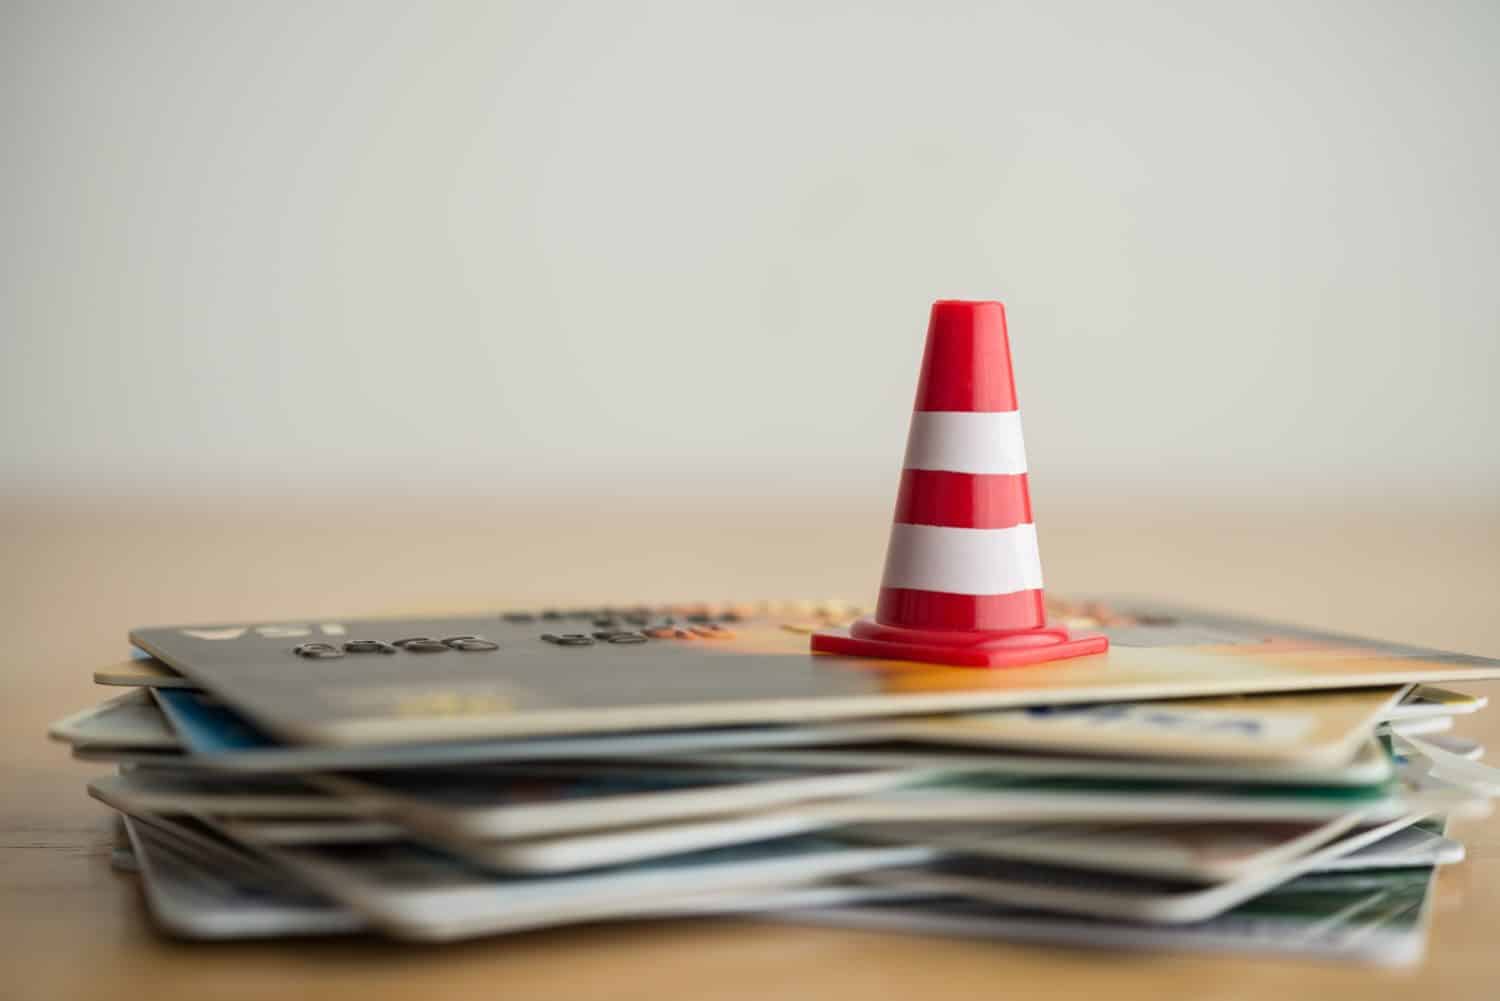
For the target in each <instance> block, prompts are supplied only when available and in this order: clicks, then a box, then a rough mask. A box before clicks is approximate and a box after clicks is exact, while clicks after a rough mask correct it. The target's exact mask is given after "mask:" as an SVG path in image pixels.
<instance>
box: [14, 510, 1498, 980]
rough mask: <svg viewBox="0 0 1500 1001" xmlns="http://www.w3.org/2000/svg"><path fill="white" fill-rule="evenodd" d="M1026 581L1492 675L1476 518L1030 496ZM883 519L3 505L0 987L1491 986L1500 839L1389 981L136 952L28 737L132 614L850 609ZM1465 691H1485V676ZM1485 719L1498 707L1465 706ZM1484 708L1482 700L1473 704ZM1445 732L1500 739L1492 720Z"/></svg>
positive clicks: (114, 652)
mask: <svg viewBox="0 0 1500 1001" xmlns="http://www.w3.org/2000/svg"><path fill="white" fill-rule="evenodd" d="M1038 510H1039V511H1040V512H1042V517H1041V518H1040V526H1041V534H1042V552H1043V556H1044V558H1045V559H1046V565H1047V574H1048V583H1049V586H1050V587H1052V588H1053V589H1054V590H1057V591H1059V593H1065V592H1080V591H1084V590H1088V591H1095V592H1116V593H1119V592H1133V593H1142V594H1154V595H1159V596H1167V597H1176V598H1186V599H1191V600H1192V601H1193V602H1195V603H1197V604H1200V605H1205V606H1214V607H1223V608H1226V609H1232V610H1236V611H1242V612H1246V613H1252V614H1258V615H1264V616H1269V617H1276V618H1281V619H1286V620H1292V621H1298V622H1303V623H1309V624H1316V625H1323V626H1328V627H1331V628H1338V629H1345V630H1350V631H1355V632H1360V633H1365V634H1368V635H1375V636H1380V637H1383V638H1388V639H1393V640H1402V641H1409V642H1414V643H1426V644H1430V645H1435V646H1440V647H1444V648H1449V649H1458V650H1463V651H1465V652H1471V653H1479V654H1486V655H1490V656H1500V607H1497V606H1500V602H1497V596H1500V594H1497V592H1500V586H1497V577H1496V571H1497V568H1500V511H1496V510H1493V509H1491V510H1483V509H1479V510H1470V511H1467V512H1455V511H1451V510H1416V509H1389V510H1385V511H1380V510H1375V509H1357V510H1348V509H1345V510H1323V511H1317V510H1311V511H1309V510H1298V509H1294V508H1291V507H1289V508H1288V509H1286V510H1280V511H1267V510H1245V511H1234V510H1227V509H1221V510H1206V509H1202V508H1197V509H1194V508H1189V507H1186V506H1182V505H1179V506H1177V507H1172V506H1169V505H1164V504H1163V503H1161V502H1160V501H1140V502H1135V503H1132V502H1125V501H1120V500H1114V501H1112V502H1111V505H1110V506H1109V507H1108V508H1107V509H1106V508H1105V507H1104V506H1103V505H1101V506H1100V508H1099V509H1098V510H1090V509H1088V508H1084V507H1068V506H1066V505H1064V504H1062V503H1057V504H1053V505H1050V506H1049V502H1048V500H1047V498H1045V497H1044V496H1039V497H1038ZM887 517H888V515H887V511H886V509H885V507H884V505H883V504H882V505H881V506H880V507H879V508H876V507H868V508H851V507H850V506H849V505H844V504H836V503H833V502H823V503H808V504H806V505H800V506H798V507H797V508H795V509H793V508H791V507H790V506H788V507H786V508H784V509H768V508H766V507H764V506H759V505H756V504H752V503H750V502H748V501H746V502H724V501H719V502H705V503H703V504H698V505H695V504H689V503H686V502H683V501H676V502H673V503H670V504H666V505H652V504H631V503H626V502H621V501H619V500H618V499H616V498H609V497H599V498H592V499H575V500H572V501H563V502H558V503H544V502H542V501H536V502H530V503H510V504H502V503H500V502H498V501H482V500H479V499H476V498H472V497H471V498H467V499H462V500H455V501H452V502H446V503H438V502H436V501H422V502H418V501H411V500H407V501H402V502H400V503H396V502H384V503H382V502H376V501H371V500H370V499H369V498H356V497H351V498H348V499H344V500H339V499H328V498H322V499H317V498H291V499H282V500H279V501H276V502H272V501H260V502H255V501H239V502H236V503H232V504H231V503H227V502H223V501H193V500H188V499H178V500H174V501H171V502H146V501H141V500H118V499H116V500H108V501H106V500H102V499H99V500H94V501H92V502H90V503H82V502H79V501H76V500H71V501H69V500H63V501H46V500H38V499H31V500H24V501H23V500H11V501H6V502H3V503H0V567H3V570H0V622H3V625H4V634H5V635H6V636H8V637H9V641H8V642H9V653H8V654H7V656H6V657H5V659H4V662H3V666H0V672H3V675H0V677H3V679H4V687H3V693H4V710H3V712H4V716H3V719H4V723H5V727H4V729H3V731H0V966H3V972H0V997H4V998H10V997H15V998H95V997H122V996H128V997H142V998H155V999H169V998H192V999H195V1001H202V999H204V998H213V999H215V1001H219V999H224V998H236V997H250V996H268V995H274V996H277V997H281V998H300V997H313V996H316V997H332V998H345V997H348V998H356V997H357V998H359V999H361V1001H375V999H379V998H397V997H401V998H412V999H421V1001H435V999H438V998H446V997H470V996H473V997H481V996H483V997H507V998H526V999H530V998H537V999H546V1001H562V999H568V998H575V997H609V998H660V997H674V996H680V997H691V998H695V999H696V998H747V999H748V998H755V999H762V998H768V997H777V998H779V997H787V996H807V997H817V998H820V999H839V998H866V997H870V996H902V997H908V998H921V999H924V1001H925V999H932V998H947V997H954V998H957V997H973V996H978V995H981V994H983V995H994V996H1026V995H1029V994H1043V993H1045V994H1046V995H1047V996H1049V997H1054V998H1071V997H1076V996H1084V995H1089V996H1092V997H1096V998H1099V999H1101V1001H1103V999H1108V1001H1125V999H1135V998H1142V999H1144V998H1152V999H1158V998H1163V997H1177V996H1182V997H1192V998H1267V997H1274V998H1277V999H1279V1001H1289V999H1293V998H1302V997H1308V998H1312V997H1317V998H1320V999H1325V1001H1326V999H1329V998H1342V997H1348V998H1360V999H1381V998H1422V999H1427V1001H1431V999H1436V998H1442V999H1452V998H1495V997H1500V820H1489V821H1480V822H1471V823H1467V824H1463V825H1461V826H1459V827H1458V830H1457V835H1458V836H1459V837H1461V838H1462V839H1463V840H1464V841H1465V842H1467V844H1468V846H1469V859H1468V861H1466V862H1465V863H1463V864H1462V865H1459V866H1454V867H1450V868H1449V869H1447V870H1445V871H1444V872H1443V874H1442V876H1441V878H1440V881H1439V887H1438V895H1437V901H1436V908H1435V912H1436V913H1435V916H1434V929H1433V933H1432V939H1431V943H1430V948H1429V951H1428V956H1427V959H1426V961H1425V962H1424V963H1423V964H1422V965H1421V966H1420V967H1418V968H1416V969H1414V970H1410V971H1394V972H1393V971H1381V970H1373V969H1368V968H1359V967H1353V966H1343V965H1337V964H1329V963H1319V962H1300V961H1299V962H1293V961H1281V960H1267V959H1254V958H1238V957H1228V956H1193V955H1186V954H1184V955H1167V954H1132V953H1123V952H1108V951H1098V952H1094V951H1083V950H1075V949H1059V948H1039V947H1032V946H1018V945H1008V944H1004V943H998V942H986V941H964V940H956V939H941V938H923V937H918V936H907V935H895V934H881V933H873V932H853V931H842V930H832V929H814V928H807V927H800V926H797V925H791V924H785V925H781V924H774V923H759V922H752V921H742V920H736V921H730V920H694V921H677V922H672V923H656V924H622V925H615V926H597V927H589V928H577V929H564V930H559V931H548V932H541V933H532V934H525V935H520V936H514V937H510V938H498V939H492V940H488V941H481V942H473V943H466V944H461V945H455V946H445V947H413V946H402V945H397V944H391V943H387V942H382V941H375V940H358V941H356V940H345V941H317V942H292V943H259V944H226V945H204V944H194V943H182V942H174V941H171V940H168V939H164V938H161V937H159V936H158V935H156V934H155V933H154V932H153V931H152V930H151V928H150V926H149V924H148V922H147V919H146V915H145V912H144V911H143V909H142V906H141V901H140V898H139V894H138V892H137V889H136V886H135V881H134V879H133V878H131V877H128V876H122V875H119V874H116V873H114V872H112V871H111V869H110V867H109V849H110V844H111V833H110V826H109V823H108V816H109V815H108V813H107V811H106V810H104V809H103V808H102V807H100V806H99V805H97V804H95V803H94V802H93V801H91V800H89V799H88V798H87V797H86V796H85V794H84V791H83V786H84V782H85V780H86V779H87V778H88V777H90V776H92V775H97V774H99V773H100V772H101V771H102V769H101V768H100V767H99V766H89V765H84V764H80V763H76V762H73V761H71V760H70V759H69V757H68V754H67V751H66V748H65V747H64V746H62V745H60V744H56V743H52V742H50V741H48V740H47V739H46V737H45V729H46V725H47V724H48V723H49V722H50V721H51V720H53V719H55V718H57V717H60V716H63V715H65V714H67V713H69V712H71V711H73V710H75V709H79V708H82V707H83V706H86V705H89V704H91V703H92V702H94V701H96V700H97V699H98V697H99V696H100V695H101V694H102V693H101V692H100V691H99V690H98V689H96V688H94V687H93V686H92V685H91V683H90V672H91V670H92V669H93V668H94V667H95V666H97V665H99V664H102V663H106V662H108V661H111V660H114V659H118V658H119V657H121V656H122V655H123V654H124V652H125V646H124V641H125V633H126V630H127V629H128V628H130V627H131V626H135V625H147V624H154V623H167V622H185V621H212V620H221V621H234V620H273V621H274V620H286V619H301V618H308V617H329V618H335V617H340V616H348V615H354V614H373V613H390V612H398V611H409V610H433V609H444V610H454V611H458V610H472V609H483V608H501V607H526V606H539V605H544V604H550V603H567V604H582V603H589V602H603V601H634V600H686V599H694V598H735V599H739V598H745V599H749V598H757V597H809V598H824V597H850V598H853V599H856V600H857V599H860V598H862V597H866V596H868V595H869V594H870V593H871V592H873V590H874V588H875V585H876V582H877V575H878V572H879V565H880V560H881V555H882V554H881V549H882V547H883V545H884V537H885V532H886V519H887ZM1486 687H1488V686H1486ZM1489 694H1490V695H1491V697H1492V698H1497V696H1500V691H1493V690H1492V691H1490V692H1489ZM1497 701H1500V698H1497ZM1458 732H1459V733H1463V734H1468V735H1471V736H1476V737H1479V738H1481V739H1487V740H1488V741H1489V742H1490V743H1491V744H1492V745H1493V746H1496V747H1500V708H1497V709H1495V710H1492V711H1491V712H1489V713H1481V714H1480V715H1479V716H1478V717H1475V718H1472V719H1468V720H1464V721H1463V722H1462V723H1461V724H1460V727H1459V730H1458Z"/></svg>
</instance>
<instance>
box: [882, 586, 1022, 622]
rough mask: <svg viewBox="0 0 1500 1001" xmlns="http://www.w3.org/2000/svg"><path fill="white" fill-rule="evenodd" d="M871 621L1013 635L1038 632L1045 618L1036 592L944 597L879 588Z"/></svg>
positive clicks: (928, 593)
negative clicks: (1021, 632) (1032, 631)
mask: <svg viewBox="0 0 1500 1001" xmlns="http://www.w3.org/2000/svg"><path fill="white" fill-rule="evenodd" d="M875 621H876V622H880V623H885V624H889V625H893V626H908V627H920V628H922V629H958V630H970V631H988V630H999V631H1004V632H1015V631H1019V630H1023V629H1039V628H1041V627H1042V626H1043V625H1045V624H1046V621H1047V614H1046V609H1045V608H1043V599H1042V592H1041V591H1040V590H1039V589H1038V590H1031V591H1016V592H1013V593H1011V594H948V593H947V592H944V591H918V590H915V589H912V588H906V587H883V588H881V589H880V598H879V601H878V603H877V604H876V606H875Z"/></svg>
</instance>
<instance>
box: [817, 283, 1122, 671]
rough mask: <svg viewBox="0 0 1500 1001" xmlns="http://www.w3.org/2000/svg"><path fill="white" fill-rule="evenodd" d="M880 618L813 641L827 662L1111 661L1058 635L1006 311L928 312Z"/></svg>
mask: <svg viewBox="0 0 1500 1001" xmlns="http://www.w3.org/2000/svg"><path fill="white" fill-rule="evenodd" d="M893 520H894V524H892V526H891V541H890V546H889V547H888V548H887V550H886V557H885V575H884V578H883V579H882V580H881V583H880V599H879V602H878V603H877V604H876V607H875V617H874V618H873V619H869V618H866V619H860V620H859V621H857V622H855V623H854V624H853V625H852V626H850V628H849V629H847V630H837V631H825V632H819V633H815V634H814V635H813V637H812V648H813V649H814V650H816V651H820V652H823V653H840V654H851V655H854V656H859V657H881V658H885V659H893V660H918V661H927V662H931V663H938V664H953V665H958V666H963V667H1013V666H1018V665H1021V664H1035V663H1039V662H1041V661H1048V660H1062V659H1064V658H1067V657H1082V656H1086V655H1088V654H1097V653H1103V652H1104V651H1105V650H1106V649H1108V647H1109V640H1108V639H1107V638H1106V637H1104V636H1100V635H1092V634H1090V635H1074V634H1072V633H1070V632H1069V631H1068V630H1067V629H1065V628H1063V627H1061V626H1049V625H1047V621H1046V613H1045V611H1044V609H1043V601H1042V560H1041V555H1040V553H1039V552H1038V550H1037V541H1036V525H1035V524H1033V523H1032V520H1031V494H1030V491H1029V490H1028V488H1027V485H1026V450H1025V448H1024V447H1023V445H1022V442H1021V414H1020V411H1018V410H1017V409H1016V388H1015V377H1014V375H1013V373H1012V371H1011V362H1010V342H1009V340H1008V339H1007V337H1006V332H1005V307H1004V306H1002V305H1001V304H1000V303H998V302H959V301H941V302H936V303H933V306H932V319H931V322H930V323H929V325H928V328H927V350H926V352H925V353H924V354H923V356H922V373H921V375H920V376H919V377H918V380H917V402H916V408H915V413H913V414H912V420H911V433H910V435H909V436H908V437H907V440H906V462H905V464H904V467H903V469H902V471H901V486H900V489H899V490H898V491H897V494H896V514H895V518H894V519H893Z"/></svg>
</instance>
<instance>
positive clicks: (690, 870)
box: [52, 599, 1500, 963]
mask: <svg viewBox="0 0 1500 1001" xmlns="http://www.w3.org/2000/svg"><path fill="white" fill-rule="evenodd" d="M1052 604H1053V607H1052V608H1051V614H1052V615H1053V617H1054V618H1056V619H1057V620H1059V621H1061V622H1063V623H1065V624H1067V625H1069V626H1073V627H1077V628H1083V629H1097V630H1101V631H1103V632H1105V633H1107V634H1108V635H1109V637H1110V643H1111V646H1110V649H1109V651H1108V652H1107V653H1106V654H1102V655H1099V656H1095V657H1087V658H1080V659H1077V660H1069V661H1061V662H1056V663H1047V664H1039V665H1035V666H1029V667H1021V668H1001V669H990V670H986V669H972V668H950V667H942V666H935V665H931V664H912V663H900V662H892V661H875V660H861V659H854V658H845V657H837V656H828V655H815V654H812V653H810V652H809V649H808V634H809V633H810V632H811V631H813V630H816V629H819V628H824V627H827V626H829V625H839V624H842V623H844V622H846V621H848V620H849V619H850V618H851V617H853V616H854V615H855V614H857V610H856V609H854V608H852V607H850V606H848V605H846V604H843V603H838V602H824V603H807V602H765V603H756V604H730V605H723V604H719V605H715V604H689V605H679V606H670V607H618V608H617V607H603V608H588V609H553V610H540V611H535V612H507V613H489V614H482V615H479V614H476V615H463V616H451V617H409V618H385V619H365V620H343V621H337V622H333V621H310V622H295V623H258V624H245V625H225V624H222V623H210V624H206V625H193V626H172V627H162V628H149V629H140V630H137V631H135V632H133V633H132V634H131V636H130V642H131V645H132V648H133V654H134V655H133V656H132V657H131V658H130V659H129V660H125V661H122V662H121V663H118V664H115V665H112V666H109V667H106V668H103V669H101V670H99V671H98V672H96V674H95V680H96V681H97V682H99V683H100V684H101V685H106V686H113V690H114V692H115V693H116V694H114V695H113V697H110V698H107V699H106V700H105V701H104V702H102V703H101V704H100V705H98V706H95V707H93V708H91V709H87V710H84V711H83V712H80V713H77V714H75V715H73V716H71V717H69V718H67V719H64V720H61V721H59V722H58V723H56V724H54V726H53V728H52V735H53V736H54V737H56V738H57V739H60V740H63V741H66V742H68V743H70V744H71V745H72V746H73V753H74V755H75V756H76V757H78V758H82V759H87V760H90V761H97V762H100V763H111V764H113V765H115V766H116V768H117V772H116V773H115V774H111V775H102V776H101V777H99V778H97V779H95V780H94V781H93V782H91V783H90V784H89V793H90V794H91V795H92V796H94V797H95V798H96V799H98V800H100V801H101V802H103V803H105V804H107V805H108V806H110V807H112V808H114V809H115V810H117V811H118V812H119V814H120V816H121V818H122V820H123V823H122V831H121V840H120V843H119V846H118V848H117V850H116V862H117V864H118V865H119V866H120V867H121V868H126V869H131V870H133V871H137V872H139V874H140V878H141V883H142V887H143V890H144V896H145V900H146V904H147V906H148V909H149V911H150V913H151V915H152V917H153V918H154V920H155V921H156V923H157V924H158V925H159V926H160V927H161V928H163V929H164V930H166V931H168V932H170V933H172V934H175V935H178V936H183V937H187V938H201V939H236V938H252V937H267V936H307V935H332V934H378V935H388V936H394V937H397V938H402V939H415V940H427V941H445V940H453V939H462V938H468V937H473V936H483V935H497V934H504V933H507V932H513V931H519V930H523V929H533V928H542V927H547V926H556V925H563V924H573V923H580V922H596V921H606V920H610V921H613V920H648V919H665V918H671V917H674V916H683V915H695V916H704V915H755V916H757V917H761V918H764V919H771V920H787V921H798V922H807V923H820V924H834V925H849V926H858V927H868V928H879V929H890V930H895V931H901V932H907V933H924V934H952V935H965V936H982V937H993V938H997V939H1006V940H1015V941H1028V942H1048V943H1066V944H1076V945H1081V946H1095V947H1107V948H1115V949H1177V950H1222V951H1245V952H1283V953H1300V954H1317V955H1322V956H1337V957H1345V958H1351V959H1360V960H1367V961H1374V962H1383V963H1400V962H1411V961H1414V960H1415V959H1417V958H1418V957H1419V956H1420V955H1421V952H1422V944H1423V939H1424V935H1425V923H1426V921H1427V913H1426V909H1427V902H1428V898H1429V896H1430V891H1431V888H1432V884H1433V880H1434V874H1435V872H1436V870H1437V868H1438V867H1440V866H1443V865H1448V864H1452V863H1457V862H1460V861H1461V860H1462V859H1463V854H1464V852H1463V847H1462V845H1461V844H1459V843H1457V842H1456V841H1454V840H1452V839H1450V838H1449V837H1448V835H1447V827H1446V825H1447V822H1448V820H1449V819H1450V818H1452V817H1456V816H1465V817H1468V816H1478V815H1483V814H1484V813H1485V812H1486V811H1487V809H1488V802H1489V798H1490V797H1491V796H1493V795H1495V794H1496V793H1500V771H1497V770H1495V769H1492V768H1491V767H1489V766H1488V765H1485V764H1483V763H1481V762H1480V761H1478V760H1477V759H1478V758H1479V757H1480V756H1481V754H1482V748H1480V747H1478V746H1476V745H1475V744H1473V743H1471V742H1467V741H1464V740H1461V739H1458V738H1456V737H1454V736H1452V735H1451V734H1450V733H1448V732H1446V731H1447V729H1448V728H1449V726H1451V724H1452V721H1453V719H1454V717H1455V716H1458V715H1461V714H1464V713H1471V712H1474V711H1477V710H1479V709H1481V708H1482V707H1483V706H1484V704H1485V700H1484V699H1483V698H1480V697H1477V696H1474V695H1468V694H1461V693H1459V692H1457V691H1454V690H1452V689H1451V688H1449V687H1446V686H1447V685H1449V684H1455V683H1457V684H1461V683H1463V682H1466V681H1474V680H1479V679H1492V678H1500V662H1497V661H1493V660H1486V659H1483V658H1479V657H1470V656H1464V655H1459V654H1448V653H1441V652H1438V651H1433V650H1425V649H1418V648H1411V647H1399V646H1393V645H1390V644H1386V643H1380V642H1375V641H1370V640H1363V639H1358V638H1355V637H1350V636H1343V635H1335V634H1330V633H1324V632H1318V631H1315V630H1309V629H1304V628H1300V627H1291V626H1283V625H1275V624H1270V623H1265V622H1255V621H1248V620H1244V619H1239V618H1234V617H1230V616H1225V615H1217V614H1209V613H1204V612H1198V611H1188V610H1184V609H1180V608H1173V607H1168V606H1163V605H1160V604H1157V603H1152V602H1146V601H1137V600H1126V599H1120V600H1109V601H1103V600H1091V601H1072V602H1069V601H1056V602H1053V603H1052Z"/></svg>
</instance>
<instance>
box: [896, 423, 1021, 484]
mask: <svg viewBox="0 0 1500 1001" xmlns="http://www.w3.org/2000/svg"><path fill="white" fill-rule="evenodd" d="M903 468H905V469H937V470H944V471H947V472H953V473H1024V472H1026V446H1025V445H1024V444H1023V443H1022V441H1021V412H1020V411H1019V410H1007V411H1000V412H995V413H971V412H966V411H956V410H918V411H917V412H916V413H914V414H912V415H911V433H910V434H908V435H907V437H906V464H905V466H904V467H903Z"/></svg>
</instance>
